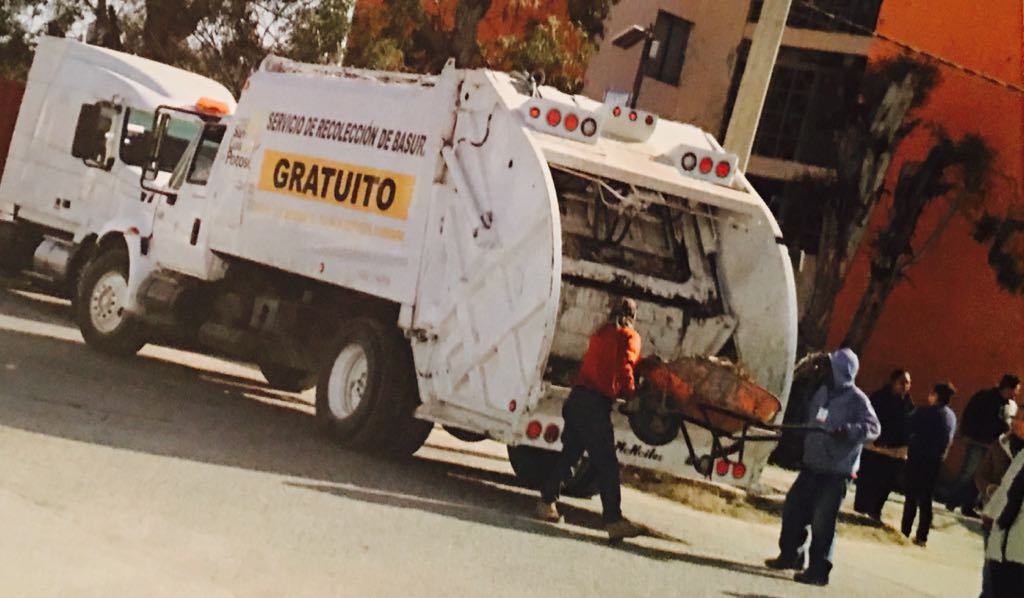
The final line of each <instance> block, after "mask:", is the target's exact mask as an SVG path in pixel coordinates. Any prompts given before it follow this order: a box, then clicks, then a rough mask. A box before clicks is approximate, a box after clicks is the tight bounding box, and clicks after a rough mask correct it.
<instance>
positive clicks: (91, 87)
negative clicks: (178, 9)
mask: <svg viewBox="0 0 1024 598" xmlns="http://www.w3.org/2000/svg"><path fill="white" fill-rule="evenodd" d="M200 97H207V98H211V99H214V100H217V101H219V102H222V103H224V104H225V105H227V106H228V107H229V108H233V107H234V104H235V101H234V98H233V97H232V96H231V93H230V92H229V91H228V90H227V89H225V88H224V86H222V85H220V84H219V83H217V82H215V81H212V80H210V79H207V78H205V77H201V76H199V75H196V74H193V73H189V72H187V71H183V70H181V69H177V68H174V67H171V66H167V65H164V64H160V63H157V62H154V61H151V60H147V59H144V58H140V57H138V56H132V55H130V54H124V53H121V52H115V51H112V50H108V49H105V48H99V47H96V46H89V45H86V44H83V43H80V42H77V41H75V40H71V39H61V38H53V37H43V38H41V40H40V42H39V46H38V48H37V50H36V55H35V59H34V60H33V63H32V68H31V70H30V71H29V76H28V82H27V85H26V90H25V96H24V98H23V100H22V104H21V109H20V111H19V114H18V120H17V122H16V125H15V130H14V136H13V139H12V141H11V149H10V154H9V156H8V159H7V165H6V167H5V169H4V173H3V177H2V178H0V219H3V220H11V219H12V218H13V216H14V211H15V207H17V211H18V214H17V215H18V218H19V219H23V220H28V221H31V222H34V223H36V224H40V225H42V226H45V227H48V228H51V229H55V230H58V231H63V232H65V233H69V234H70V235H72V236H73V237H74V238H75V240H76V241H80V240H81V239H82V238H83V237H85V236H86V235H87V234H95V233H96V232H97V231H98V230H99V229H101V228H104V226H105V225H106V224H107V223H109V222H111V221H114V220H120V221H124V222H132V223H134V225H135V226H139V227H142V226H146V227H148V225H149V224H150V222H151V220H152V211H153V207H152V202H151V198H147V197H145V196H144V194H141V193H140V191H141V190H140V189H139V176H140V175H141V169H140V168H139V167H137V166H130V165H127V164H125V163H123V162H122V160H121V159H120V155H119V151H118V149H119V148H118V145H119V143H120V138H121V132H122V128H123V127H124V126H125V123H124V122H123V118H124V117H125V115H126V111H125V110H122V111H121V113H120V117H119V118H118V119H115V122H114V124H113V127H112V129H111V133H112V135H111V139H109V145H108V147H109V148H110V152H111V154H110V155H112V156H115V157H116V159H115V161H114V163H113V165H112V167H111V168H110V170H109V171H107V170H103V169H100V168H93V167H89V166H86V165H85V164H84V163H83V161H82V160H80V159H78V158H75V157H73V156H72V155H71V145H72V139H73V137H74V134H75V126H76V122H77V119H78V115H79V108H80V107H81V106H82V105H83V104H89V103H95V102H99V101H107V102H111V103H113V104H115V105H118V106H121V107H123V108H132V109H136V110H140V111H145V112H148V113H151V112H152V111H153V110H155V109H156V108H157V107H158V106H160V105H162V104H168V105H193V104H195V102H196V101H197V100H198V99H199V98H200Z"/></svg>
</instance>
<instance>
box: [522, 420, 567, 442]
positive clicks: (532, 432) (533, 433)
mask: <svg viewBox="0 0 1024 598" xmlns="http://www.w3.org/2000/svg"><path fill="white" fill-rule="evenodd" d="M541 434H543V435H544V442H547V443H548V444H554V443H555V442H557V441H558V439H559V438H561V437H562V430H560V429H559V428H558V424H548V425H547V427H545V426H544V424H542V423H540V422H539V421H537V420H533V421H531V422H530V423H528V424H526V437H527V438H529V439H530V440H537V439H538V438H540V437H541Z"/></svg>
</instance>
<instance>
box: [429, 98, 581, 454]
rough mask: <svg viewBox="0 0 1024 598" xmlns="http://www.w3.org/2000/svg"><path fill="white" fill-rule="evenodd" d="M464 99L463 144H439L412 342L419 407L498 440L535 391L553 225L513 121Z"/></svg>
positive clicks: (540, 175)
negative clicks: (440, 161) (441, 169)
mask: <svg viewBox="0 0 1024 598" xmlns="http://www.w3.org/2000/svg"><path fill="white" fill-rule="evenodd" d="M466 98H469V102H463V105H462V111H460V113H459V116H458V124H457V127H456V132H455V135H454V138H455V139H461V140H462V141H457V142H456V143H455V144H454V146H451V147H446V148H445V149H444V150H443V152H442V156H443V157H444V162H445V166H446V174H445V176H444V179H443V182H441V183H438V184H436V185H435V188H434V195H433V198H432V199H431V206H432V207H431V215H430V218H429V222H428V225H427V240H426V245H425V250H424V254H423V261H422V264H423V265H422V266H421V271H420V281H419V288H418V291H417V302H416V308H415V316H414V319H413V322H412V324H413V331H412V336H413V338H412V345H413V352H414V356H415V360H416V368H417V373H418V375H419V383H420V395H421V399H422V400H423V403H424V407H423V409H422V411H423V412H424V413H425V414H426V415H429V416H430V417H431V418H433V419H434V420H435V421H441V422H447V423H452V424H455V425H463V426H465V427H469V428H473V429H476V430H481V431H491V432H493V433H495V435H496V437H500V435H501V433H503V432H505V433H507V430H509V429H510V426H511V425H512V424H514V423H515V422H516V421H517V420H518V419H519V418H520V417H521V416H522V414H523V412H524V411H525V410H526V409H528V408H529V406H530V405H531V403H533V402H535V401H537V400H539V398H540V396H541V395H542V391H543V383H542V380H543V374H544V368H545V365H546V362H547V357H548V352H549V351H550V347H551V340H552V337H553V332H554V328H555V326H554V324H555V318H556V317H557V313H558V300H559V291H560V282H561V263H562V262H561V259H562V251H561V250H562V246H561V228H560V225H559V215H558V203H557V197H556V195H555V190H554V185H553V184H552V182H551V176H550V173H549V171H548V169H547V163H546V162H545V161H544V159H543V157H542V156H541V155H540V152H539V151H538V150H537V149H536V148H535V146H534V145H533V143H532V141H531V140H530V139H529V137H528V136H527V133H526V132H525V131H524V129H523V126H522V123H521V122H519V121H517V119H516V118H515V114H514V113H512V112H510V111H508V110H499V109H496V108H495V104H494V103H491V102H483V101H482V102H480V104H478V106H480V107H481V109H480V110H479V111H476V110H473V108H474V106H473V105H472V103H473V98H471V97H470V94H466ZM464 99H465V98H464ZM467 104H468V105H467ZM480 140H483V141H480Z"/></svg>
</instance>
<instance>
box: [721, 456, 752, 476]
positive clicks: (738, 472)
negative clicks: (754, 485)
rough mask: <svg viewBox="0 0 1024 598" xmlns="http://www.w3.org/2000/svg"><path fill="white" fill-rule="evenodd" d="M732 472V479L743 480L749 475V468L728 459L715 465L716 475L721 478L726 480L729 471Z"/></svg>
mask: <svg viewBox="0 0 1024 598" xmlns="http://www.w3.org/2000/svg"><path fill="white" fill-rule="evenodd" d="M730 469H731V470H732V477H733V479H734V480H741V479H743V476H745V475H747V466H746V465H744V464H743V463H739V462H736V463H733V462H730V461H729V460H728V459H719V460H718V461H717V462H716V463H715V473H716V474H717V475H718V477H720V478H724V477H725V476H726V475H728V474H729V470H730Z"/></svg>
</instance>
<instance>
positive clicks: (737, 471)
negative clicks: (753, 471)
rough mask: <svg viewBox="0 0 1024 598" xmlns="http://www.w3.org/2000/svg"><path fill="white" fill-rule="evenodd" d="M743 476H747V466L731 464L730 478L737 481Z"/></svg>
mask: <svg viewBox="0 0 1024 598" xmlns="http://www.w3.org/2000/svg"><path fill="white" fill-rule="evenodd" d="M745 475H747V466H746V465H744V464H742V463H733V464H732V477H733V478H735V479H737V480H738V479H740V478H742V477H743V476H745Z"/></svg>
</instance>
